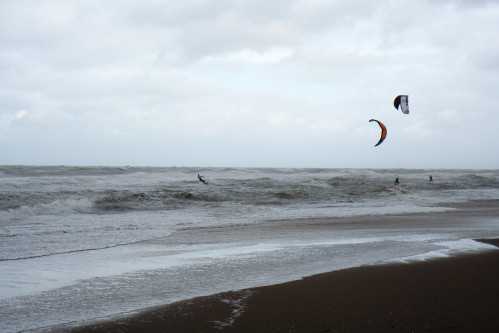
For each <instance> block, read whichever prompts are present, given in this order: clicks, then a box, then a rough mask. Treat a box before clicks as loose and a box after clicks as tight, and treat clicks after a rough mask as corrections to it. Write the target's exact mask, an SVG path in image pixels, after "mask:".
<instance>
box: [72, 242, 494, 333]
mask: <svg viewBox="0 0 499 333" xmlns="http://www.w3.org/2000/svg"><path fill="white" fill-rule="evenodd" d="M483 241H484V242H487V243H490V244H493V245H495V246H497V247H499V239H494V240H483ZM72 332H499V250H490V251H484V252H479V253H475V254H467V255H461V256H457V257H450V258H445V259H434V260H429V261H425V262H416V263H411V264H389V265H388V264H387V265H378V266H364V267H357V268H350V269H345V270H341V271H335V272H331V273H326V274H320V275H315V276H312V277H308V278H305V279H302V280H298V281H293V282H288V283H283V284H279V285H273V286H268V287H261V288H253V289H248V290H243V291H237V292H228V293H222V294H218V295H213V296H208V297H200V298H196V299H193V300H189V301H183V302H179V303H175V304H172V305H169V306H164V307H158V308H156V309H153V310H149V311H146V312H143V313H140V314H138V315H135V316H131V317H127V318H123V319H116V320H114V321H108V322H103V323H99V324H94V325H89V326H86V327H79V328H75V329H73V330H72Z"/></svg>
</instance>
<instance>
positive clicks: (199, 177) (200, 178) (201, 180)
mask: <svg viewBox="0 0 499 333" xmlns="http://www.w3.org/2000/svg"><path fill="white" fill-rule="evenodd" d="M203 177H204V176H200V175H199V173H198V179H199V181H200V182H203V183H204V184H205V185H208V183H207V182H206V181H205V180H204V179H203Z"/></svg>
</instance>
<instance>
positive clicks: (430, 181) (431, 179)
mask: <svg viewBox="0 0 499 333" xmlns="http://www.w3.org/2000/svg"><path fill="white" fill-rule="evenodd" d="M429 183H433V177H432V176H431V175H430V180H429Z"/></svg>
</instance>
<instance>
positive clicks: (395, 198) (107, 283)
mask: <svg viewBox="0 0 499 333" xmlns="http://www.w3.org/2000/svg"><path fill="white" fill-rule="evenodd" d="M197 174H202V175H204V176H205V179H206V180H207V182H208V185H204V184H203V183H201V182H199V181H198V180H197ZM430 175H432V176H433V182H431V183H430V182H429V181H428V180H429V176H430ZM395 177H398V178H399V179H400V184H401V185H400V186H394V179H395ZM483 199H486V200H490V199H499V170H405V169H387V170H384V169H263V168H262V169H258V168H250V169H245V168H204V169H203V168H139V167H123V168H112V167H65V166H52V167H34V166H3V167H0V241H1V244H0V330H1V331H2V332H18V331H26V330H35V331H45V330H48V331H50V330H55V329H57V328H58V327H61V326H60V325H73V324H78V323H83V322H88V321H91V320H95V319H99V318H106V317H110V316H115V315H120V314H126V313H130V312H133V311H136V310H139V309H142V308H146V307H149V306H155V305H159V304H167V303H171V302H174V301H177V300H181V299H186V298H191V297H195V296H201V295H208V294H213V293H216V292H220V291H226V290H234V289H241V288H247V287H253V286H259V285H266V284H273V283H278V282H284V281H289V280H293V279H297V278H300V277H303V276H307V275H311V274H316V273H320V272H326V271H331V270H335V269H341V268H345V267H352V266H358V265H364V264H371V263H376V262H380V261H385V260H406V258H418V257H424V256H432V255H442V253H445V251H459V250H462V251H469V250H475V249H480V248H486V247H487V246H488V245H482V244H480V243H476V242H473V241H471V240H470V239H471V238H479V237H483V238H489V237H497V236H499V223H498V221H497V218H496V219H495V220H494V219H493V220H490V219H484V220H483V221H482V222H480V223H478V224H477V222H476V221H474V222H473V223H474V224H473V225H469V226H466V225H464V226H463V225H462V224H460V225H459V226H456V227H453V226H450V227H447V228H438V229H434V230H433V229H431V230H428V229H427V228H426V229H420V228H401V229H397V228H395V229H394V228H380V229H378V228H376V226H375V225H373V226H372V228H371V227H369V228H365V227H361V228H360V227H356V226H355V225H353V224H352V225H348V223H347V225H345V224H344V223H343V224H342V225H338V226H337V227H336V226H334V221H335V218H342V217H356V216H366V215H370V216H385V215H388V214H404V213H417V212H440V211H445V210H449V209H450V208H449V207H448V206H446V204H449V203H455V202H466V201H470V200H483ZM315 218H319V219H324V218H328V219H329V218H332V220H331V224H332V225H333V226H329V225H328V224H327V223H326V227H324V226H323V225H321V227H314V223H313V222H310V221H313V220H310V219H315ZM342 221H344V220H342ZM347 221H349V220H347ZM352 221H354V220H352Z"/></svg>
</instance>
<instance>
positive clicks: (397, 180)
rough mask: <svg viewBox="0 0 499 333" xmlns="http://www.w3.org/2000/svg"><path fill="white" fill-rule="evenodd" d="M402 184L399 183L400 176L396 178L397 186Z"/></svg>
mask: <svg viewBox="0 0 499 333" xmlns="http://www.w3.org/2000/svg"><path fill="white" fill-rule="evenodd" d="M397 185H400V183H399V177H397V178H395V186H397Z"/></svg>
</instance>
